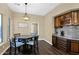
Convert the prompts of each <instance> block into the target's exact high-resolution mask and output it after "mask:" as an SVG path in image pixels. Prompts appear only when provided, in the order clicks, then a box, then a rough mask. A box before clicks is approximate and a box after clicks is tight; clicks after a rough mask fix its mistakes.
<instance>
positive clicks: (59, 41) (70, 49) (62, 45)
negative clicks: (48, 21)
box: [52, 34, 79, 54]
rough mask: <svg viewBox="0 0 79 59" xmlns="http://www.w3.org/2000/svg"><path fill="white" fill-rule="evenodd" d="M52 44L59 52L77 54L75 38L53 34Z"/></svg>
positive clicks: (77, 46)
mask: <svg viewBox="0 0 79 59" xmlns="http://www.w3.org/2000/svg"><path fill="white" fill-rule="evenodd" d="M52 44H53V46H54V47H56V48H57V49H59V50H62V51H64V52H67V53H71V54H79V39H78V38H77V37H66V36H60V35H56V34H53V35H52Z"/></svg>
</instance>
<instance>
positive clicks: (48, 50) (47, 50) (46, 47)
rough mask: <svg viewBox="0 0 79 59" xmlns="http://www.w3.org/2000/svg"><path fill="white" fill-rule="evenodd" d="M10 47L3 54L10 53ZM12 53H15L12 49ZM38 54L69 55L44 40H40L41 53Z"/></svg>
mask: <svg viewBox="0 0 79 59" xmlns="http://www.w3.org/2000/svg"><path fill="white" fill-rule="evenodd" d="M9 51H10V50H9V49H8V50H7V51H6V52H5V53H4V54H3V55H10V54H9ZM12 55H14V51H12ZM17 55H24V54H22V53H21V52H20V53H17ZM25 55H34V54H33V53H27V54H25ZM36 55H69V54H68V53H66V52H63V51H61V50H58V49H56V48H55V47H53V46H52V45H50V44H48V43H47V42H45V41H44V40H40V41H39V54H38V53H36Z"/></svg>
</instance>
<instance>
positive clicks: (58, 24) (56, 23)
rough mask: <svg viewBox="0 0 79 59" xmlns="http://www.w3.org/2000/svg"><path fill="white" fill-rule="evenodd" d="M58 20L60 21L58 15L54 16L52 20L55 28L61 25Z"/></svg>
mask: <svg viewBox="0 0 79 59" xmlns="http://www.w3.org/2000/svg"><path fill="white" fill-rule="evenodd" d="M60 21H61V17H59V16H58V17H56V18H55V21H54V25H55V28H59V27H60V26H61V24H60Z"/></svg>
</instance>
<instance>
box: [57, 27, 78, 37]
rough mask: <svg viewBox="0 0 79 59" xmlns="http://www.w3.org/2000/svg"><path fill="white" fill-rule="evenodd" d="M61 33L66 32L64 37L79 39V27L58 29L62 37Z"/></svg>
mask: <svg viewBox="0 0 79 59" xmlns="http://www.w3.org/2000/svg"><path fill="white" fill-rule="evenodd" d="M61 31H64V36H67V37H77V38H79V26H64V27H63V28H58V29H56V32H57V34H58V35H61Z"/></svg>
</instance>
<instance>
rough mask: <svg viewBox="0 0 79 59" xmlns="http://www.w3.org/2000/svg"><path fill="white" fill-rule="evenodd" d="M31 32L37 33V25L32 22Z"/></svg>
mask: <svg viewBox="0 0 79 59" xmlns="http://www.w3.org/2000/svg"><path fill="white" fill-rule="evenodd" d="M31 33H34V34H36V35H38V34H39V25H38V24H37V23H32V25H31Z"/></svg>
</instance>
